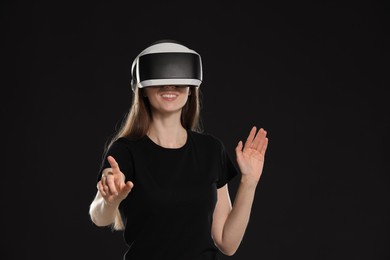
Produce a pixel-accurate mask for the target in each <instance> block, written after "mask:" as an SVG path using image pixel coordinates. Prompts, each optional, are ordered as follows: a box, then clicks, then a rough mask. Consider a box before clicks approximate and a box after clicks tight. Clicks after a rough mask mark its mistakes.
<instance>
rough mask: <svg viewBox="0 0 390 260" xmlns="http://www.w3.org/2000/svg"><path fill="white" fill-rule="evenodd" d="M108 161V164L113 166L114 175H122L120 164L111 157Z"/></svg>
mask: <svg viewBox="0 0 390 260" xmlns="http://www.w3.org/2000/svg"><path fill="white" fill-rule="evenodd" d="M107 161H108V163H109V164H110V165H111V168H112V173H113V174H114V175H116V174H120V172H121V170H120V168H119V165H118V163H117V162H116V160H115V159H114V157H112V156H111V155H109V156H108V157H107Z"/></svg>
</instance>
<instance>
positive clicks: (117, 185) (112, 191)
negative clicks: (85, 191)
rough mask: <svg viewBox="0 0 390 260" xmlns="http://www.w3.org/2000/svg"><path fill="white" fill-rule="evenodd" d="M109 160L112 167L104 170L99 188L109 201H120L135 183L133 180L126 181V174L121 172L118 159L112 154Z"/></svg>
mask: <svg viewBox="0 0 390 260" xmlns="http://www.w3.org/2000/svg"><path fill="white" fill-rule="evenodd" d="M107 160H108V162H109V164H110V166H111V168H106V169H104V170H103V174H102V178H101V180H100V181H99V182H98V189H99V191H100V193H101V194H102V196H103V198H104V199H105V200H106V202H108V203H113V202H117V203H120V202H121V201H122V200H123V199H125V198H126V197H127V195H128V194H129V192H130V191H131V189H132V188H133V186H134V184H133V183H132V182H131V181H127V182H125V175H124V174H123V173H122V172H121V170H120V168H119V165H118V163H117V161H116V160H115V159H114V157H112V156H108V157H107Z"/></svg>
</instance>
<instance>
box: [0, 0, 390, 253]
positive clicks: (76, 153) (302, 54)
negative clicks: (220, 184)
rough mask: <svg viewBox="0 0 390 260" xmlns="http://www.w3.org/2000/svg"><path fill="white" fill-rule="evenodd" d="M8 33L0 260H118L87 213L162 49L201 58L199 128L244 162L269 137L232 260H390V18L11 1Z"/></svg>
mask: <svg viewBox="0 0 390 260" xmlns="http://www.w3.org/2000/svg"><path fill="white" fill-rule="evenodd" d="M1 18H2V22H1V26H2V30H1V32H2V33H1V34H2V40H1V42H2V46H3V47H2V64H3V69H2V76H1V79H2V81H1V91H2V93H1V95H0V102H1V123H2V127H1V128H2V137H3V138H2V143H3V145H2V146H1V147H2V156H1V157H2V159H1V162H2V171H1V175H2V177H1V184H2V185H1V186H2V187H1V189H0V190H1V193H0V198H1V226H2V228H1V230H2V231H1V236H2V243H1V251H0V256H1V259H58V260H59V259H95V260H99V259H122V255H123V253H124V251H125V249H126V248H125V245H124V242H123V240H122V234H121V233H120V232H112V231H111V230H110V229H109V228H97V227H95V226H93V225H92V223H91V221H90V219H89V215H88V208H89V204H90V202H91V201H92V199H93V197H94V195H95V192H96V186H95V180H96V174H97V170H98V167H99V164H100V159H101V155H102V151H103V145H104V143H105V141H106V140H107V138H108V137H109V136H111V134H112V133H113V131H115V129H116V128H117V127H118V125H119V123H120V121H121V119H122V117H123V116H124V114H125V113H126V112H127V110H128V108H129V106H130V104H131V90H130V87H129V85H128V81H129V79H130V78H129V70H130V65H131V62H132V60H133V58H134V57H135V56H136V55H137V54H138V53H139V52H140V51H141V50H142V49H144V48H145V47H146V46H147V45H149V44H150V43H152V42H154V41H157V40H160V39H175V40H177V41H180V42H182V43H183V44H185V45H187V46H188V47H190V48H192V49H194V50H196V51H197V52H199V53H200V54H201V56H202V59H203V69H204V82H203V83H202V86H201V90H202V94H203V105H202V119H203V124H204V128H205V131H206V132H209V133H213V134H215V135H216V136H218V137H220V139H222V141H224V143H225V145H226V146H227V148H228V149H229V153H230V154H231V156H232V157H233V158H234V147H235V145H236V144H237V142H238V141H239V140H240V139H244V138H245V137H246V135H247V134H248V132H249V130H250V128H251V126H252V125H256V126H258V127H264V128H265V129H266V130H267V131H268V136H269V139H270V143H269V147H268V151H267V157H266V165H265V168H264V171H263V175H262V178H261V182H260V184H259V185H258V188H257V193H256V197H255V201H254V204H253V211H252V215H251V219H250V223H249V225H248V229H247V232H246V234H245V237H244V240H243V242H242V244H241V246H240V248H239V250H238V251H237V253H236V254H235V255H234V256H233V257H230V258H229V257H225V256H224V257H221V259H232V260H233V259H237V260H238V259H266V260H271V259H332V260H335V259H370V260H373V259H375V260H376V259H387V260H388V259H389V258H390V238H389V217H390V216H389V208H390V205H389V199H388V196H389V193H390V192H389V172H390V168H389V164H388V163H389V159H388V158H389V145H390V142H389V130H390V128H389V123H390V120H389V111H390V109H389V108H390V105H389V97H390V95H389V90H388V88H389V81H388V75H389V66H388V64H389V46H390V45H389V26H388V25H389V8H388V6H386V5H385V4H383V3H381V2H375V1H372V2H368V1H367V3H366V2H353V3H352V4H348V5H342V4H340V3H338V2H335V3H332V2H329V1H323V2H321V3H319V2H318V3H316V4H313V3H311V4H310V3H308V2H307V3H305V2H300V3H299V4H298V3H296V2H294V1H291V3H290V4H288V5H286V3H274V4H273V5H265V4H261V3H256V4H255V1H254V3H253V4H248V3H246V2H245V1H236V2H233V3H231V4H227V3H225V2H221V3H220V4H218V3H212V2H211V1H209V3H208V4H201V3H200V2H197V1H190V2H186V1H156V2H154V3H153V2H147V1H138V2H135V1H123V2H114V1H94V2H85V1H84V2H82V1H79V2H76V1H75V2H72V1H3V2H2V3H1ZM237 181H238V178H236V179H234V180H233V181H232V183H231V184H230V191H231V196H232V199H234V195H235V192H236V188H237V185H238V184H237Z"/></svg>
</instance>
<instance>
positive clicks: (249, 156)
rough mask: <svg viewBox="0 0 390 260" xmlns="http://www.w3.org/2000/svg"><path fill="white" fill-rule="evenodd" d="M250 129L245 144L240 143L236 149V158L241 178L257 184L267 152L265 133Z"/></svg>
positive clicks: (254, 128) (261, 130) (253, 128)
mask: <svg viewBox="0 0 390 260" xmlns="http://www.w3.org/2000/svg"><path fill="white" fill-rule="evenodd" d="M256 132H257V128H256V127H255V126H254V127H252V129H251V131H250V133H249V136H248V138H247V140H246V141H245V144H243V142H242V141H240V142H239V143H238V145H237V147H236V158H237V163H238V167H239V168H240V171H241V174H242V178H247V180H250V181H254V182H255V183H258V182H259V180H260V176H261V173H262V171H263V166H264V157H265V152H266V150H267V145H268V138H267V137H266V136H267V132H266V131H265V130H264V129H263V128H260V130H259V131H258V132H257V133H256Z"/></svg>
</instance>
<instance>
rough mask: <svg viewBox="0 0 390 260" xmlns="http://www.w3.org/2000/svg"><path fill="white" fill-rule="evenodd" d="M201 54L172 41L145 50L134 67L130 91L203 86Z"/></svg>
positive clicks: (132, 67) (157, 43)
mask: <svg viewBox="0 0 390 260" xmlns="http://www.w3.org/2000/svg"><path fill="white" fill-rule="evenodd" d="M202 79H203V72H202V60H201V57H200V55H199V54H198V53H197V52H195V51H194V50H191V49H189V48H187V47H186V46H184V45H182V44H180V43H178V42H176V41H172V40H163V41H158V42H155V43H153V44H152V45H150V46H149V47H147V48H146V49H144V50H143V51H142V52H141V53H140V54H139V55H138V56H137V57H136V58H135V59H134V62H133V64H132V66H131V88H132V90H133V91H134V90H135V88H137V87H138V88H145V87H150V86H166V85H170V86H180V85H185V86H196V87H199V86H200V84H201V83H202Z"/></svg>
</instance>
